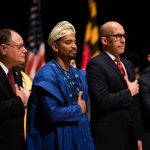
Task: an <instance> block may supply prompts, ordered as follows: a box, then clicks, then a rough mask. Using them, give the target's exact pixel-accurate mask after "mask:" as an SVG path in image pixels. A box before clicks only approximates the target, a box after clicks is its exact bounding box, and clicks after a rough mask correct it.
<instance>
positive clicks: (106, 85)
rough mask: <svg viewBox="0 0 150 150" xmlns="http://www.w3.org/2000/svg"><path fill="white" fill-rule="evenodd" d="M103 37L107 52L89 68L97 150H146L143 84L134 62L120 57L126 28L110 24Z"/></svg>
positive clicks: (101, 29) (104, 48) (103, 46)
mask: <svg viewBox="0 0 150 150" xmlns="http://www.w3.org/2000/svg"><path fill="white" fill-rule="evenodd" d="M100 36H101V43H102V49H103V51H101V54H100V55H99V56H96V57H95V58H93V59H91V60H90V61H89V63H88V65H87V69H86V70H87V80H88V86H89V96H90V104H91V128H92V133H93V138H94V142H95V147H96V150H142V141H141V139H142V122H141V114H140V113H139V100H138V98H137V94H138V92H139V85H138V82H137V80H136V79H135V73H134V68H133V65H132V63H131V62H130V61H129V60H127V59H124V58H122V57H120V54H122V53H123V52H124V49H125V42H126V34H125V31H124V28H123V26H122V25H121V24H119V23H118V22H115V21H109V22H106V23H105V24H103V25H102V26H101V28H100Z"/></svg>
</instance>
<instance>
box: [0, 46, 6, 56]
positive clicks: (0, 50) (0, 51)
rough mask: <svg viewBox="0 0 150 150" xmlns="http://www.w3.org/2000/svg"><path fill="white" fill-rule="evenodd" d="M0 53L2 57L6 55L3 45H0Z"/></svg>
mask: <svg viewBox="0 0 150 150" xmlns="http://www.w3.org/2000/svg"><path fill="white" fill-rule="evenodd" d="M0 53H1V54H2V55H6V45H4V44H1V45H0Z"/></svg>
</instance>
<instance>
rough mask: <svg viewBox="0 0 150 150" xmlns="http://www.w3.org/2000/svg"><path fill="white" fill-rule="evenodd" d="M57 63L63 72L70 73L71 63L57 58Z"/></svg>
mask: <svg viewBox="0 0 150 150" xmlns="http://www.w3.org/2000/svg"><path fill="white" fill-rule="evenodd" d="M56 62H57V63H58V64H59V65H60V67H61V68H62V69H63V70H66V71H69V65H70V61H67V60H62V59H59V58H57V60H56Z"/></svg>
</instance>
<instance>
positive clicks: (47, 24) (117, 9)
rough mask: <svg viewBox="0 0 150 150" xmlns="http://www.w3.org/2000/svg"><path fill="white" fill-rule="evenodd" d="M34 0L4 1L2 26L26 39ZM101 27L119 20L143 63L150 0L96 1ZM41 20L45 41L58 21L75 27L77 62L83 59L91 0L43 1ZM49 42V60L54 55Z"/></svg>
mask: <svg viewBox="0 0 150 150" xmlns="http://www.w3.org/2000/svg"><path fill="white" fill-rule="evenodd" d="M30 2H31V0H2V1H1V8H0V28H6V27H9V28H12V29H15V30H16V31H18V32H19V33H20V34H21V35H22V37H23V38H24V41H25V42H26V38H27V31H28V23H29V20H28V16H29V8H30ZM96 2H97V9H98V24H99V26H100V25H101V24H102V23H104V22H106V21H109V20H115V21H118V22H120V23H121V24H122V25H123V26H124V28H125V31H126V33H127V34H128V37H129V38H128V40H127V44H126V52H129V51H132V52H134V53H136V54H137V55H138V56H140V61H141V62H140V63H141V64H143V62H144V60H143V58H144V53H145V51H146V50H147V49H148V48H149V46H148V45H149V42H150V28H149V27H150V23H149V20H150V17H149V15H150V8H149V5H148V1H134V0H132V1H131V0H130V1H129V0H97V1H96ZM41 10H42V21H43V22H42V23H43V33H44V39H45V43H46V42H47V38H48V35H49V33H50V31H51V29H52V27H53V26H54V25H55V24H56V23H57V22H59V21H62V20H68V21H70V22H71V23H72V24H73V25H74V26H75V28H76V31H77V45H78V56H77V63H78V64H79V63H80V61H81V53H82V47H83V40H84V34H85V27H86V24H87V22H88V17H89V8H88V0H53V1H52V0H41ZM47 47H48V46H47V43H46V58H47V61H48V60H49V59H51V58H52V54H51V52H50V50H49V49H48V48H47Z"/></svg>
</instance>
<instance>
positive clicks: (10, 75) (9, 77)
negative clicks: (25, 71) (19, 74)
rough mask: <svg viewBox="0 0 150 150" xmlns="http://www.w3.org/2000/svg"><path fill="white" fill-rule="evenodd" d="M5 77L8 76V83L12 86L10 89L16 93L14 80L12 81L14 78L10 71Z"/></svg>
mask: <svg viewBox="0 0 150 150" xmlns="http://www.w3.org/2000/svg"><path fill="white" fill-rule="evenodd" d="M7 76H8V79H9V82H10V84H11V86H12V89H13V91H14V93H16V88H15V80H14V76H13V72H12V70H9V71H8V73H7Z"/></svg>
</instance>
